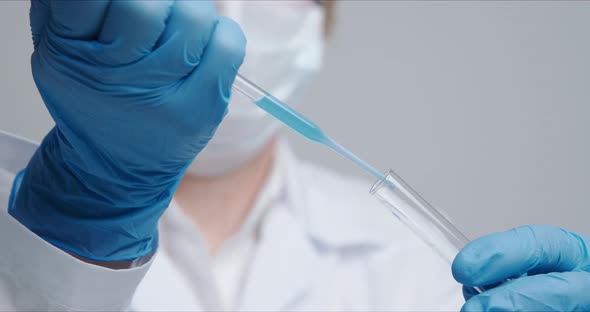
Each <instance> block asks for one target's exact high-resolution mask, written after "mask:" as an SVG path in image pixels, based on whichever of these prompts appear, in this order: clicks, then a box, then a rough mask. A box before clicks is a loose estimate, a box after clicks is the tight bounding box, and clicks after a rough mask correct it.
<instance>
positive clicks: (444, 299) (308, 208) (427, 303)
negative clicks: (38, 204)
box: [0, 132, 463, 311]
mask: <svg viewBox="0 0 590 312" xmlns="http://www.w3.org/2000/svg"><path fill="white" fill-rule="evenodd" d="M36 146H37V145H36V144H35V143H33V142H29V141H26V140H23V139H20V138H16V137H13V136H10V135H8V134H6V133H1V132H0V310H9V311H14V310H27V311H30V310H109V311H112V310H125V309H131V310H138V311H148V310H152V311H166V310H168V311H184V310H193V311H194V310H220V309H223V308H222V307H220V306H218V303H217V302H216V300H214V298H215V297H216V295H215V293H214V291H215V290H214V288H213V287H211V285H210V284H208V283H209V282H208V281H209V279H208V278H206V277H205V276H199V274H192V275H191V274H186V272H185V273H181V271H180V270H179V269H178V267H177V266H176V265H175V263H177V261H173V260H179V259H173V258H172V256H171V255H170V254H169V253H167V252H166V251H165V250H166V248H162V247H163V246H162V245H161V246H160V249H159V251H158V252H157V253H156V255H155V256H153V257H152V259H151V260H150V261H148V262H147V263H145V264H143V265H141V266H138V267H135V268H132V269H127V270H110V269H106V268H102V267H98V266H94V265H91V264H87V263H84V262H81V261H79V260H77V259H75V258H73V257H71V256H70V255H68V254H66V253H64V252H62V251H61V250H59V249H57V248H55V247H53V246H52V245H50V244H48V243H46V242H45V241H43V240H42V239H40V238H39V237H37V236H36V235H35V234H33V233H32V232H30V231H29V230H28V229H26V228H25V227H23V226H22V225H21V224H20V223H18V222H17V221H16V220H14V219H13V218H12V217H11V216H10V215H8V214H7V212H6V206H7V202H8V196H9V193H10V189H11V183H12V179H13V177H14V175H15V173H16V172H17V171H18V170H20V169H21V168H23V167H25V165H26V163H27V161H28V159H29V158H30V157H31V155H32V153H33V152H34V150H35V149H36ZM278 157H279V158H281V163H282V165H281V166H283V168H282V169H283V170H285V176H286V177H287V178H286V182H285V183H286V184H287V185H286V188H285V189H286V192H287V194H286V197H285V201H284V203H283V204H281V205H279V206H278V207H273V208H272V209H271V210H270V211H269V212H268V215H267V216H266V217H265V221H264V224H263V227H262V229H261V239H260V242H259V244H258V247H257V251H256V255H255V257H254V258H253V261H252V263H251V266H250V268H249V270H248V278H247V282H246V285H245V286H244V288H243V292H242V294H241V296H240V299H239V300H238V302H237V305H236V307H235V309H236V310H250V311H251V310H256V311H261V310H270V311H278V310H298V311H301V310H313V311H327V310H338V311H341V310H364V311H366V310H370V311H375V310H388V311H391V310H404V311H408V310H414V311H424V310H437V311H456V310H458V309H459V308H460V307H461V304H462V302H463V300H462V296H461V289H460V286H459V285H458V284H457V283H456V282H454V281H453V279H452V277H451V273H450V267H449V265H448V263H446V262H444V261H442V260H441V259H439V257H438V256H437V255H436V254H435V253H433V252H432V251H431V250H430V249H429V248H428V247H426V246H425V245H424V244H423V243H422V242H421V241H419V240H418V239H417V238H416V237H415V236H414V235H413V234H411V232H409V231H408V230H406V229H405V227H403V225H401V224H400V223H399V222H398V221H397V219H395V218H394V217H393V216H392V215H390V214H389V213H388V212H387V211H386V210H385V209H384V208H383V207H382V206H381V205H380V204H379V203H377V201H376V200H375V199H374V198H372V197H371V196H370V195H369V194H368V189H369V188H370V183H367V182H364V181H355V180H352V179H350V178H345V177H342V176H338V175H336V174H334V173H331V172H328V171H326V170H323V169H320V168H317V167H315V166H312V165H307V164H303V163H301V162H298V161H296V160H295V159H294V157H293V155H292V154H291V152H290V151H289V149H288V147H286V146H285V145H284V146H282V147H281V148H280V151H279V153H278ZM161 231H162V229H161ZM161 234H162V235H166V233H165V232H162V233H161ZM162 243H165V241H162ZM180 260H182V259H180ZM194 265H195V266H199V265H202V264H200V263H194Z"/></svg>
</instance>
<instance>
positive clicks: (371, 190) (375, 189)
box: [369, 169, 393, 195]
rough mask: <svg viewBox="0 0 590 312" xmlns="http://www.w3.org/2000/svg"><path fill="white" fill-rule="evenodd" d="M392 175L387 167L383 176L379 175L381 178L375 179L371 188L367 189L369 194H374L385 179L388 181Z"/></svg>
mask: <svg viewBox="0 0 590 312" xmlns="http://www.w3.org/2000/svg"><path fill="white" fill-rule="evenodd" d="M392 175H393V170H391V169H389V170H387V171H386V172H385V173H384V174H383V176H381V178H379V179H377V181H375V183H373V186H371V189H370V190H369V193H370V194H371V195H375V194H376V193H377V192H378V191H379V190H380V189H381V188H382V187H383V185H384V184H385V182H386V181H388V180H389V179H388V178H389V177H391V176H392Z"/></svg>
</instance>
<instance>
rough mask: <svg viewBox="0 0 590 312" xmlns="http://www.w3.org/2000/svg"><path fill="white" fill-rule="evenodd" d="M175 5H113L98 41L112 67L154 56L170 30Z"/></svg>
mask: <svg viewBox="0 0 590 312" xmlns="http://www.w3.org/2000/svg"><path fill="white" fill-rule="evenodd" d="M173 3H174V2H173V1H171V0H170V1H113V2H112V3H111V5H110V6H109V9H108V12H107V13H106V16H105V20H104V25H103V27H102V30H101V32H100V35H99V36H98V41H99V42H100V43H102V44H105V46H104V51H103V53H101V55H102V57H103V58H104V62H105V63H106V64H109V65H123V64H128V63H131V62H133V61H137V60H139V59H140V58H142V57H144V56H145V55H147V54H149V53H151V52H152V49H153V48H154V46H155V45H156V42H157V41H158V38H160V36H161V35H162V32H163V31H164V29H165V28H166V20H167V19H168V16H169V14H170V12H171V9H172V7H173Z"/></svg>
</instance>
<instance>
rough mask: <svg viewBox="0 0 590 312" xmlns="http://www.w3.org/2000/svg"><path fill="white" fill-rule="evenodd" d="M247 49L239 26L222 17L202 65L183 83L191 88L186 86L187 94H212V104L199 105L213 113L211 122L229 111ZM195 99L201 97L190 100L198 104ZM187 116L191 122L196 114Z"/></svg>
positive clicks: (207, 112) (209, 113)
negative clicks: (207, 105)
mask: <svg viewBox="0 0 590 312" xmlns="http://www.w3.org/2000/svg"><path fill="white" fill-rule="evenodd" d="M245 49H246V38H245V37H244V33H243V32H242V30H241V28H240V26H238V24H236V23H235V22H234V21H232V20H231V19H229V18H226V17H220V18H219V22H218V23H217V26H216V27H215V30H214V31H213V35H212V37H211V40H210V41H209V45H208V46H207V48H206V50H205V53H204V54H203V56H202V59H201V63H200V65H199V66H198V67H197V68H196V69H195V70H194V71H193V72H192V73H191V74H190V75H189V76H188V77H187V78H186V79H185V81H184V83H183V84H182V86H181V88H184V89H187V88H188V89H190V90H185V91H184V92H183V93H184V94H194V95H195V96H197V95H199V94H203V92H207V93H208V94H211V101H209V103H210V106H209V107H200V111H201V113H204V114H207V115H209V116H211V117H210V118H211V122H212V123H213V124H215V125H217V124H218V123H219V122H221V120H222V118H223V117H224V116H225V113H226V112H227V104H228V102H229V98H230V94H231V87H232V85H233V82H234V79H235V77H236V74H237V73H238V69H239V67H240V66H241V65H242V62H243V61H244V54H245ZM212 93H213V94H212ZM195 102H198V98H195V99H194V101H190V102H189V103H187V104H188V105H195ZM187 117H190V118H191V119H189V120H188V122H192V121H191V120H192V119H193V117H192V116H187Z"/></svg>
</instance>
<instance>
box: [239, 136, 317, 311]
mask: <svg viewBox="0 0 590 312" xmlns="http://www.w3.org/2000/svg"><path fill="white" fill-rule="evenodd" d="M279 144H280V145H279V148H278V155H277V159H278V160H279V161H280V163H279V166H278V168H277V170H283V172H284V177H283V178H284V179H285V180H284V188H283V190H282V196H281V199H280V200H279V202H280V203H279V204H278V205H277V206H276V207H274V208H273V209H272V210H271V211H269V212H268V215H267V216H266V217H265V221H264V222H263V224H262V226H261V229H260V233H259V235H260V245H259V246H258V250H257V252H256V255H255V256H254V259H253V261H252V264H251V267H250V270H249V275H248V276H247V278H246V280H245V282H246V284H245V287H244V288H243V291H242V294H241V300H240V301H239V302H238V306H237V307H238V309H239V310H256V311H260V310H273V311H282V310H287V309H289V307H292V306H293V305H294V304H296V302H297V301H298V300H299V299H301V298H302V297H303V296H305V293H306V291H308V290H309V289H310V288H311V284H312V282H313V279H314V276H315V272H317V271H318V269H319V267H320V264H321V262H320V260H321V258H320V254H319V251H318V250H317V249H316V246H315V245H314V244H313V241H312V240H311V239H310V237H309V236H308V231H307V229H306V228H305V225H304V224H303V223H301V222H300V220H301V218H300V217H298V215H299V214H301V213H302V211H301V210H302V209H301V208H305V207H307V208H308V206H309V205H310V203H309V199H308V197H307V194H306V193H305V192H303V189H302V188H301V186H300V185H299V182H300V181H299V178H298V175H297V172H296V171H297V162H296V161H295V159H294V155H293V153H292V151H291V149H290V148H289V146H288V144H287V143H286V142H284V141H281V142H280V143H279ZM277 234H278V235H277Z"/></svg>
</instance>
